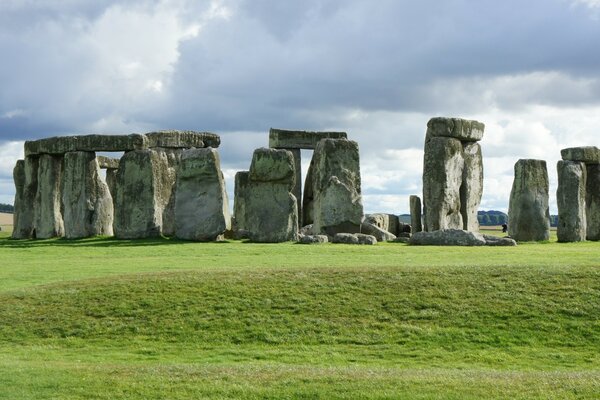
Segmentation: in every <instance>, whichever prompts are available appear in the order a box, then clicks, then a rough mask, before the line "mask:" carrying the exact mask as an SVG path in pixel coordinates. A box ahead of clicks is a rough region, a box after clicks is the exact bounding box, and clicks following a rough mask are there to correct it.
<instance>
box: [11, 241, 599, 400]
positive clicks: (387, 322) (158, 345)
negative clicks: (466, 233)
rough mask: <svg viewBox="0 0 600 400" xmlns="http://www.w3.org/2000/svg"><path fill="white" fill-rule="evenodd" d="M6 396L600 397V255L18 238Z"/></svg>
mask: <svg viewBox="0 0 600 400" xmlns="http://www.w3.org/2000/svg"><path fill="white" fill-rule="evenodd" d="M0 260H2V261H0V398H2V399H4V398H6V399H30V398H31V399H51V398H52V399H54V398H60V399H113V398H131V399H152V398H157V399H158V398H168V399H188V398H218V399H238V398H241V399H259V398H288V399H296V398H300V399H331V398H346V399H356V398H360V399H362V398H366V399H383V398H422V399H438V398H444V399H445V398H449V399H465V398H466V399H469V398H472V399H475V398H516V399H529V398H540V399H547V398H556V399H559V398H560V399H563V398H572V399H579V398H590V399H593V398H598V393H600V354H599V350H598V349H600V243H576V244H557V243H555V242H549V243H537V244H535V243H530V244H521V245H519V246H517V247H514V248H493V247H481V248H456V247H445V248H444V247H413V246H406V245H403V244H392V243H385V244H379V245H377V246H345V245H331V244H329V245H321V246H302V245H296V244H289V243H286V244H276V245H265V244H249V243H242V242H236V241H234V242H229V243H206V244H198V243H189V242H181V241H175V240H168V239H156V240H141V241H118V240H114V239H109V238H95V239H85V240H76V241H69V240H59V239H57V240H40V241H14V240H9V239H8V238H7V234H6V233H5V232H3V233H0Z"/></svg>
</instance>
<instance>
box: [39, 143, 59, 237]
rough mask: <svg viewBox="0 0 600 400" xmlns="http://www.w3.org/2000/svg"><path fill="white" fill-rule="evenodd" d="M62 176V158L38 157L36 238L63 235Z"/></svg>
mask: <svg viewBox="0 0 600 400" xmlns="http://www.w3.org/2000/svg"><path fill="white" fill-rule="evenodd" d="M62 175H63V157H62V156H53V155H49V154H43V155H42V156H40V160H39V167H38V177H37V182H38V188H37V193H36V196H35V205H34V210H35V223H34V226H35V237H36V238H39V239H47V238H51V237H60V236H63V235H64V233H65V230H64V224H63V218H62V193H61V190H62V185H61V183H62Z"/></svg>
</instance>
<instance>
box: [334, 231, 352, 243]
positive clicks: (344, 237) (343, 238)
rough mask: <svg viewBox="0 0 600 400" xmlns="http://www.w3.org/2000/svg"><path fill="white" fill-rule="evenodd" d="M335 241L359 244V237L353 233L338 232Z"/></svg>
mask: <svg viewBox="0 0 600 400" xmlns="http://www.w3.org/2000/svg"><path fill="white" fill-rule="evenodd" d="M332 242H333V243H341V244H358V237H357V236H356V235H355V234H353V233H336V234H335V235H334V236H333V241H332Z"/></svg>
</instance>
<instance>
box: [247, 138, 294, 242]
mask: <svg viewBox="0 0 600 400" xmlns="http://www.w3.org/2000/svg"><path fill="white" fill-rule="evenodd" d="M295 176H296V171H295V168H294V159H293V156H292V153H290V152H289V151H287V150H277V149H267V148H260V149H256V150H255V151H254V154H253V156H252V164H251V165H250V171H249V174H248V178H249V181H248V184H247V188H246V190H245V191H244V195H243V197H242V199H243V201H244V203H245V204H244V206H243V209H244V211H245V215H244V216H243V217H242V218H243V221H244V225H245V228H246V230H247V231H248V234H249V236H250V239H251V240H252V241H255V242H285V241H295V240H297V238H298V206H297V203H296V197H295V196H294V195H293V194H292V190H293V188H294V184H295ZM240 200H241V198H240V197H236V201H240Z"/></svg>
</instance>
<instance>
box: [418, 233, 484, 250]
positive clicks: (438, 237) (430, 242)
mask: <svg viewBox="0 0 600 400" xmlns="http://www.w3.org/2000/svg"><path fill="white" fill-rule="evenodd" d="M409 243H410V244H412V245H425V246H484V245H485V244H486V241H485V238H484V237H483V235H481V234H480V233H478V232H469V231H465V230H462V229H442V230H437V231H433V232H416V233H414V234H413V235H412V236H411V238H410V240H409Z"/></svg>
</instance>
